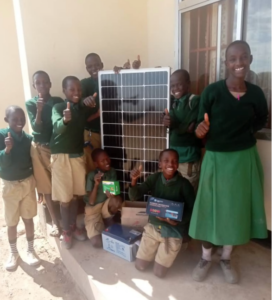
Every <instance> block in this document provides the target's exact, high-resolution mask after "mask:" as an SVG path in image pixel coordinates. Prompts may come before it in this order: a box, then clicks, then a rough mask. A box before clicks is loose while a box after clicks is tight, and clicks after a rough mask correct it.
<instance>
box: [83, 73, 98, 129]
mask: <svg viewBox="0 0 272 300" xmlns="http://www.w3.org/2000/svg"><path fill="white" fill-rule="evenodd" d="M81 88H82V99H85V98H86V97H89V96H92V95H93V94H94V93H97V97H96V98H95V103H96V107H95V108H92V109H90V115H89V116H91V115H93V114H95V113H96V112H97V111H98V110H99V106H100V103H99V88H98V79H93V78H92V77H89V78H85V79H82V80H81ZM89 116H88V117H89ZM85 128H86V129H87V130H90V131H92V132H97V133H100V118H96V119H94V120H93V121H91V122H86V126H85Z"/></svg>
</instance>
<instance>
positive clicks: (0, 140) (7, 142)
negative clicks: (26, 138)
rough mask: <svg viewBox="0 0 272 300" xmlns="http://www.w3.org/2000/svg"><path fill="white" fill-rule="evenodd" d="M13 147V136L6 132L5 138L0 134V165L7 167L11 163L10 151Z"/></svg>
mask: <svg viewBox="0 0 272 300" xmlns="http://www.w3.org/2000/svg"><path fill="white" fill-rule="evenodd" d="M12 147H13V138H12V137H11V135H10V132H8V136H7V137H6V138H5V137H4V136H3V135H1V136H0V149H2V150H1V151H0V166H1V167H2V168H7V167H9V166H10V165H11V163H12V155H11V153H10V151H11V149H12Z"/></svg>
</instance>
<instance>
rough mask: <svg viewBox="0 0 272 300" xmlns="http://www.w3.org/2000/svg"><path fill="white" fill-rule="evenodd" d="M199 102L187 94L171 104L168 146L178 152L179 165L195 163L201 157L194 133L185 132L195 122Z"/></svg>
mask: <svg viewBox="0 0 272 300" xmlns="http://www.w3.org/2000/svg"><path fill="white" fill-rule="evenodd" d="M199 101H200V97H199V96H194V95H191V94H187V95H184V96H183V97H181V98H180V99H173V100H172V103H171V109H170V117H171V127H170V137H169V144H170V148H172V149H175V150H176V151H177V152H178V154H179V163H185V162H195V161H198V160H200V157H201V147H200V140H199V139H198V138H197V137H196V136H195V133H194V132H192V133H190V132H187V129H188V127H189V125H190V124H191V123H192V122H195V123H196V121H197V116H198V108H199Z"/></svg>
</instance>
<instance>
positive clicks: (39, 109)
mask: <svg viewBox="0 0 272 300" xmlns="http://www.w3.org/2000/svg"><path fill="white" fill-rule="evenodd" d="M36 106H37V112H42V110H43V106H44V101H43V98H42V94H40V93H39V99H38V100H37V104H36Z"/></svg>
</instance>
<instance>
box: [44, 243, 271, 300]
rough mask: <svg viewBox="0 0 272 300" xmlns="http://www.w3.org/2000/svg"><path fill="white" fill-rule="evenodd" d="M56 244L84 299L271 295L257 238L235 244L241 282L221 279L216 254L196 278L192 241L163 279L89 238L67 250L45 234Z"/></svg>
mask: <svg viewBox="0 0 272 300" xmlns="http://www.w3.org/2000/svg"><path fill="white" fill-rule="evenodd" d="M49 240H50V242H51V244H53V245H55V247H56V248H57V249H59V251H60V254H61V256H62V259H63V262H64V264H65V265H66V267H67V269H68V270H69V271H70V273H71V275H72V276H73V278H74V279H75V281H76V282H77V283H78V285H79V287H80V288H81V289H82V291H83V292H84V293H85V295H86V296H87V298H88V299H96V300H97V299H99V300H100V299H110V300H113V299H118V300H134V299H137V300H143V299H155V300H183V299H184V300H185V299H186V300H187V299H188V300H206V299H209V300H229V299H231V300H236V299H237V300H268V299H271V257H270V254H271V251H270V249H266V248H263V247H261V246H259V245H257V244H255V243H253V242H252V243H250V244H248V245H245V246H240V247H237V248H236V249H235V250H234V252H233V263H234V266H235V267H236V268H237V270H238V272H239V276H240V281H239V284H236V285H230V284H227V283H225V281H224V277H223V274H222V271H221V269H220V266H219V264H218V259H219V256H218V254H217V253H215V254H214V257H213V260H214V263H213V266H212V268H211V270H210V273H209V276H208V278H207V279H206V280H205V281H204V282H202V283H197V282H194V281H193V280H192V279H191V273H192V270H193V268H194V267H195V265H196V264H197V262H198V260H199V257H200V253H201V251H200V249H201V247H200V244H199V243H198V242H196V241H194V242H191V243H190V245H189V247H188V249H187V250H182V251H181V252H180V254H179V256H178V258H177V260H176V261H175V264H174V266H173V267H172V269H171V270H170V272H169V274H168V275H167V277H166V278H165V279H159V278H157V277H155V276H154V275H153V273H152V268H150V270H147V271H146V272H144V273H141V272H139V271H137V270H136V269H135V267H134V263H130V262H127V261H125V260H123V259H121V258H119V257H117V256H114V255H113V254H111V253H108V252H106V251H105V250H102V249H94V248H92V247H91V245H90V243H89V241H86V242H81V243H80V242H76V243H75V245H74V247H73V248H72V249H71V250H70V251H68V250H66V249H62V248H61V246H60V244H59V241H58V240H56V239H53V238H49Z"/></svg>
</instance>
